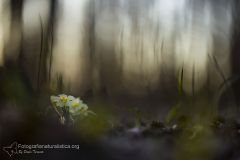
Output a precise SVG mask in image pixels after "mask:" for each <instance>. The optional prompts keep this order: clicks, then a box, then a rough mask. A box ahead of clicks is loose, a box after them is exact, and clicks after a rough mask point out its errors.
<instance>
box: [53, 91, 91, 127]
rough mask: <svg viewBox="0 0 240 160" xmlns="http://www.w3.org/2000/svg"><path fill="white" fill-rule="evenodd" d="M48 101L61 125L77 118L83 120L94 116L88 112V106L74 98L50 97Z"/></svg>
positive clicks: (66, 96) (64, 96)
mask: <svg viewBox="0 0 240 160" xmlns="http://www.w3.org/2000/svg"><path fill="white" fill-rule="evenodd" d="M50 100H51V103H52V106H53V108H54V109H55V111H56V112H57V114H58V115H59V117H60V121H61V123H62V124H65V123H66V121H67V122H69V120H72V122H74V119H75V118H77V117H80V118H83V117H86V116H88V115H89V114H95V113H94V112H92V111H90V110H88V106H87V105H86V104H84V103H83V101H82V100H80V98H75V97H74V96H70V95H69V96H68V95H65V94H60V95H58V96H51V97H50Z"/></svg>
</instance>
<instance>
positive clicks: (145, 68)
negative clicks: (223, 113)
mask: <svg viewBox="0 0 240 160" xmlns="http://www.w3.org/2000/svg"><path fill="white" fill-rule="evenodd" d="M239 7H240V3H239V1H238V0H218V1H213V0H201V1H198V0H131V1H129V0H71V1H68V0H1V1H0V18H1V19H0V65H1V68H2V70H1V72H2V73H1V81H2V82H1V99H2V101H5V100H6V98H7V97H8V98H9V97H12V96H13V95H16V94H18V95H17V96H20V95H24V92H23V91H22V88H21V85H18V82H16V79H17V78H16V77H15V76H16V75H12V74H9V73H10V72H9V71H14V72H15V71H17V73H19V74H18V75H17V76H19V77H18V78H20V79H21V81H23V82H24V83H25V85H24V86H27V90H28V91H31V92H30V93H36V94H40V93H60V92H64V93H70V94H73V95H77V96H80V97H86V99H87V98H89V97H90V98H91V97H96V96H101V97H108V98H109V97H110V99H112V100H113V99H116V100H118V101H119V102H121V103H122V102H124V103H125V102H126V103H128V102H130V101H131V100H133V99H134V100H135V101H139V99H141V100H144V99H145V98H146V99H148V100H149V99H150V100H149V101H151V102H152V101H154V100H155V101H158V102H160V101H162V102H161V103H164V102H165V101H166V102H167V103H172V102H174V101H176V99H177V94H178V93H177V87H178V79H179V72H181V70H183V73H184V74H183V91H184V93H185V94H186V95H190V96H192V95H196V94H198V93H203V92H204V93H208V95H207V96H210V97H211V93H214V92H216V91H218V89H219V87H220V86H221V85H223V84H224V83H226V81H227V80H228V79H234V80H236V79H238V78H237V77H238V75H239V73H240V65H239V60H240V54H239V49H240V47H239V46H240V44H239V43H240V39H239V37H240V31H239V27H240V26H239V25H240V18H239V17H240V15H239V14H240V13H239V11H240V8H239ZM7 75H8V78H9V79H12V80H9V79H8V78H6V77H7ZM13 79H15V80H13ZM231 85H233V87H230V88H232V89H233V94H234V96H232V95H231V96H230V101H233V99H234V97H235V100H237V99H238V92H239V88H240V83H239V82H238V81H237V80H236V81H234V84H231ZM28 91H27V92H28ZM10 92H11V93H10ZM231 92H232V91H231ZM13 97H14V96H13ZM225 98H226V97H225ZM235 100H234V101H235ZM151 102H148V103H151ZM139 103H140V105H141V104H144V106H145V105H146V104H145V103H142V101H141V102H139ZM236 103H238V102H236ZM136 104H137V103H136ZM160 108H161V107H160Z"/></svg>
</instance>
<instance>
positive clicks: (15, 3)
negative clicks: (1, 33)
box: [5, 0, 24, 65]
mask: <svg viewBox="0 0 240 160" xmlns="http://www.w3.org/2000/svg"><path fill="white" fill-rule="evenodd" d="M23 2H24V0H11V1H10V10H11V19H10V21H11V25H10V37H9V40H8V43H7V45H6V47H5V62H6V65H10V64H11V65H17V64H18V62H19V59H21V55H22V54H21V52H22V10H23Z"/></svg>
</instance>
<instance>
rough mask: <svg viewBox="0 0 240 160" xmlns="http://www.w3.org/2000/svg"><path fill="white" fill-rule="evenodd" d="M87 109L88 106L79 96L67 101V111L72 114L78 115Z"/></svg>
mask: <svg viewBox="0 0 240 160" xmlns="http://www.w3.org/2000/svg"><path fill="white" fill-rule="evenodd" d="M87 110H88V106H87V105H86V104H84V103H83V102H82V101H81V100H80V99H79V98H76V99H75V100H73V101H71V102H70V103H69V112H70V113H71V114H73V115H79V114H82V113H84V112H86V111H87Z"/></svg>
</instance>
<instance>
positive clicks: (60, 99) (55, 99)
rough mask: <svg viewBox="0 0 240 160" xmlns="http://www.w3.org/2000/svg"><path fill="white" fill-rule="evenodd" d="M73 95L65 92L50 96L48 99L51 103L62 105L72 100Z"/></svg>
mask: <svg viewBox="0 0 240 160" xmlns="http://www.w3.org/2000/svg"><path fill="white" fill-rule="evenodd" d="M74 99H75V97H73V96H67V95H65V94H60V95H58V96H51V97H50V100H51V102H52V103H53V104H55V105H56V106H58V107H61V108H62V107H64V106H66V104H67V103H68V102H69V101H72V100H74Z"/></svg>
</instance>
